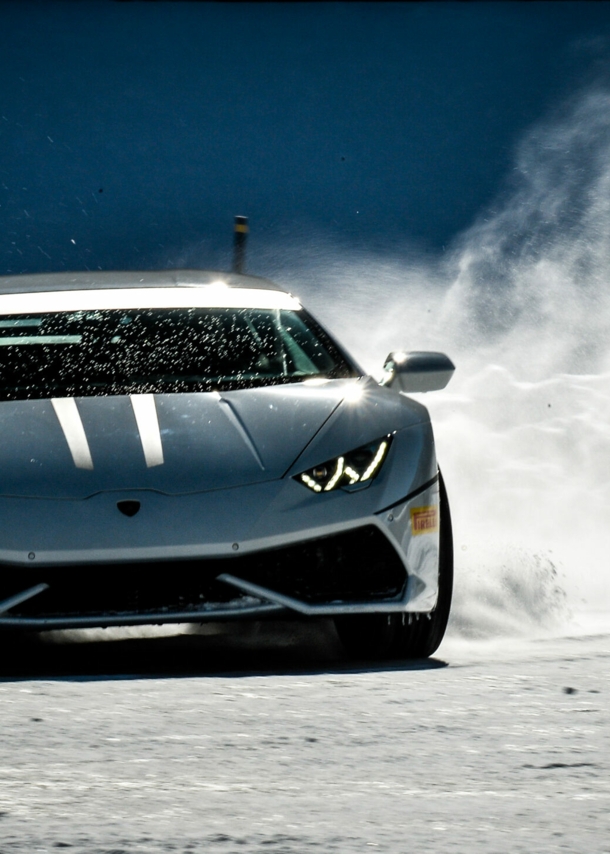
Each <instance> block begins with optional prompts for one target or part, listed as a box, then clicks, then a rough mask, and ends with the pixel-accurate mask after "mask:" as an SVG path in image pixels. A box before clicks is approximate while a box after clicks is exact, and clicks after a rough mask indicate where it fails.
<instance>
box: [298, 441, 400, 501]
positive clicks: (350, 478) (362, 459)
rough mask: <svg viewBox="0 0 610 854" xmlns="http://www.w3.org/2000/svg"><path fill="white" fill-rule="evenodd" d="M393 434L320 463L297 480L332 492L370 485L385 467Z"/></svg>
mask: <svg viewBox="0 0 610 854" xmlns="http://www.w3.org/2000/svg"><path fill="white" fill-rule="evenodd" d="M391 441H392V437H391V436H384V437H383V439H378V440H377V441H376V442H371V443H370V444H369V445H362V446H361V447H360V448H356V450H355V451H349V453H347V454H344V455H343V456H342V457H335V459H334V460H328V462H326V463H320V465H318V466H314V467H313V468H311V469H308V470H307V471H304V472H303V473H302V474H297V475H295V477H294V479H295V480H298V482H299V483H302V484H303V486H307V487H308V488H309V489H311V490H313V492H332V490H333V489H349V488H350V486H351V487H354V488H356V489H357V488H358V486H360V485H362V486H368V484H369V483H370V481H372V480H373V479H374V478H375V477H377V475H378V474H379V471H380V469H381V466H382V465H383V461H384V460H385V458H386V455H387V453H388V448H389V447H390V442H391Z"/></svg>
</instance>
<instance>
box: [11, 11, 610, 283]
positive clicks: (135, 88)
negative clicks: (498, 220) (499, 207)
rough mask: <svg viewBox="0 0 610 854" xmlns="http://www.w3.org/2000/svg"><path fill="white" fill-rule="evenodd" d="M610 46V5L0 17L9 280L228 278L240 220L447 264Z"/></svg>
mask: <svg viewBox="0 0 610 854" xmlns="http://www.w3.org/2000/svg"><path fill="white" fill-rule="evenodd" d="M609 35H610V6H609V5H608V4H607V3H585V2H575V3H572V2H559V3H555V2H542V3H511V2H508V3H493V2H488V3H485V2H483V3H440V2H439V3H405V4H402V3H376V4H369V3H284V4H281V3H261V4H257V3H246V4H241V3H212V2H210V3H171V2H157V3H145V2H112V0H106V2H86V0H85V2H83V1H82V0H81V2H55V0H51V2H39V3H36V2H3V3H2V2H0V74H1V79H2V86H1V89H0V93H1V111H0V112H1V117H0V205H1V206H0V223H1V228H0V258H1V264H0V273H1V274H5V273H8V272H24V271H32V272H33V271H41V270H62V269H82V268H84V267H88V268H92V269H96V268H98V267H100V268H121V267H125V268H138V267H142V268H149V267H166V266H172V265H176V264H189V265H199V266H226V265H227V264H228V263H229V255H230V245H231V228H232V217H233V215H234V214H236V213H242V214H247V215H249V217H250V219H251V225H252V238H251V243H253V244H255V243H256V241H257V240H258V241H259V242H260V244H261V245H262V243H264V242H265V243H266V245H270V244H277V245H278V247H280V248H279V249H278V251H280V252H281V246H282V245H291V244H295V243H296V242H298V241H299V240H304V241H311V239H312V237H314V238H315V236H316V235H324V236H325V238H326V239H327V240H329V241H331V242H334V243H336V245H338V246H341V247H343V248H345V247H347V248H349V247H358V248H359V249H365V250H368V251H388V250H391V251H393V252H398V253H400V252H402V251H405V252H406V251H412V250H413V248H414V247H415V248H416V249H417V250H418V251H428V252H438V251H442V249H443V247H445V246H447V245H448V243H449V242H450V241H451V240H452V238H453V237H454V236H455V235H456V234H457V233H458V232H459V231H460V230H462V229H464V228H465V227H467V226H468V225H469V224H470V223H471V222H472V220H473V218H474V217H475V216H476V214H477V213H478V212H479V211H480V210H481V209H482V208H483V207H484V206H486V205H487V204H489V203H490V201H491V200H492V199H493V197H494V196H495V195H496V193H497V192H498V190H499V188H501V187H502V185H503V184H504V183H505V182H506V180H507V178H510V169H511V162H512V161H511V158H512V152H513V149H514V145H515V144H516V142H517V140H518V139H519V137H520V136H521V135H522V134H523V132H524V130H525V129H526V128H527V127H528V125H530V124H531V123H532V122H533V121H535V120H536V119H537V118H538V117H540V116H541V115H543V114H544V112H545V110H547V109H548V108H549V107H551V106H552V105H554V104H555V103H557V102H558V100H559V99H561V98H562V97H564V96H565V95H566V94H567V93H569V92H570V91H572V90H573V89H575V88H576V87H578V86H580V85H582V84H583V82H585V81H586V79H587V77H588V76H591V75H595V74H599V73H603V69H604V68H605V55H606V47H607V40H608V36H609ZM256 272H260V273H265V272H266V271H265V270H264V269H258V270H256Z"/></svg>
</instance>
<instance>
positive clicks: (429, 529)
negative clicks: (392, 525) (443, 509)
mask: <svg viewBox="0 0 610 854" xmlns="http://www.w3.org/2000/svg"><path fill="white" fill-rule="evenodd" d="M436 533H438V507H437V506H436V505H435V504H431V505H430V506H428V507H412V508H411V534H412V535H413V536H414V537H416V536H417V535H418V534H436Z"/></svg>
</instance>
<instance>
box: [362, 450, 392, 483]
mask: <svg viewBox="0 0 610 854" xmlns="http://www.w3.org/2000/svg"><path fill="white" fill-rule="evenodd" d="M387 448H388V443H387V442H382V443H381V445H380V446H379V448H378V449H377V453H376V454H375V457H374V459H373V462H372V463H371V464H370V466H369V467H368V469H367V470H366V471H365V472H364V474H363V475H362V477H361V478H360V480H368V479H369V478H370V477H372V476H373V475H374V474H375V472H376V471H377V469H378V468H379V465H380V464H381V461H382V460H383V458H384V456H385V452H386V450H387Z"/></svg>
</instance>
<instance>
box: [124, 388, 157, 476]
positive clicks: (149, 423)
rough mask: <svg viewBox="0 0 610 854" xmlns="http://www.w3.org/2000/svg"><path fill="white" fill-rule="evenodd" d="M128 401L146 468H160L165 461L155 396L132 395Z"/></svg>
mask: <svg viewBox="0 0 610 854" xmlns="http://www.w3.org/2000/svg"><path fill="white" fill-rule="evenodd" d="M130 400H131V406H132V407H133V414H134V415H135V417H136V424H137V425H138V432H139V434H140V441H141V442H142V450H143V451H144V459H145V460H146V466H147V468H149V469H150V468H153V466H162V465H163V463H164V462H165V460H164V459H163V445H162V443H161V432H160V430H159V418H158V417H157V407H156V406H155V396H154V394H132V395H130Z"/></svg>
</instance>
